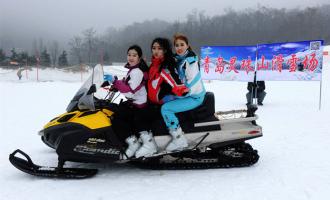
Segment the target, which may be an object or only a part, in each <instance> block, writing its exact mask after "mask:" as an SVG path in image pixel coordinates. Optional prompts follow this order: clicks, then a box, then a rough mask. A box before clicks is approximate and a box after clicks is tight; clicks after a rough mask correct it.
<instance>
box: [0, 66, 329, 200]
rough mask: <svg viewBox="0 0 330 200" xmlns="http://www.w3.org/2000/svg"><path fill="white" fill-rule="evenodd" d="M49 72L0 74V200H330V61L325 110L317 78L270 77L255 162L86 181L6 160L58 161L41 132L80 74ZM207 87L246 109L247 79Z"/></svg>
mask: <svg viewBox="0 0 330 200" xmlns="http://www.w3.org/2000/svg"><path fill="white" fill-rule="evenodd" d="M43 77H44V78H43V80H44V81H42V82H35V81H33V80H28V79H24V77H23V80H22V81H18V80H17V77H16V71H8V70H7V71H4V70H2V71H0V91H1V96H0V136H1V141H2V142H1V145H0V185H1V189H0V200H9V199H10V200H14V199H17V200H22V199H36V200H39V199H42V200H46V199H47V200H48V199H61V200H72V199H79V200H84V199H88V200H92V199H98V200H105V199H134V200H136V199H144V200H149V199H150V200H154V199H157V200H162V199H164V200H169V199H171V200H175V199H198V200H201V199H207V200H213V199H214V200H219V199H223V200H224V199H225V200H229V199H230V200H231V199H254V200H259V199H260V200H264V199H276V200H279V199H290V200H305V199H306V200H307V199H315V200H323V199H328V198H329V195H330V190H329V188H330V156H329V152H330V124H329V115H330V64H327V65H325V66H324V71H323V82H322V105H321V110H319V94H320V83H319V82H293V81H292V82H266V92H267V96H266V98H265V101H264V106H262V107H259V110H258V111H257V114H258V115H259V117H260V119H259V120H258V123H259V124H260V125H261V126H263V131H264V137H261V138H258V139H255V140H251V141H249V143H250V144H252V146H253V147H254V148H255V149H257V150H258V151H259V154H260V160H259V162H258V163H257V164H255V165H254V166H252V167H247V168H233V169H209V170H184V171H170V170H165V171H151V170H142V169H137V168H135V167H132V166H127V165H115V164H107V165H97V167H99V168H101V170H100V172H99V174H98V175H96V176H95V177H94V178H91V179H85V180H60V179H46V178H40V177H33V176H30V175H27V174H24V173H22V172H20V171H18V170H17V169H16V168H14V167H13V166H11V164H10V163H9V161H8V155H9V154H10V153H11V152H12V151H13V150H15V149H16V148H21V149H22V150H24V151H26V152H27V153H28V154H29V155H31V157H32V159H33V160H34V161H35V162H36V163H38V164H42V165H50V166H54V165H56V164H57V160H56V159H57V157H56V154H55V152H54V151H53V150H52V149H49V148H48V147H47V146H46V145H44V144H43V143H42V142H41V140H40V137H39V136H38V135H37V132H38V131H39V130H40V129H41V128H42V126H43V125H44V124H45V123H46V122H48V121H49V120H50V119H52V118H53V117H55V116H56V115H58V114H61V113H63V112H64V111H65V108H66V106H67V104H68V102H69V101H70V99H71V98H72V97H73V95H74V93H75V92H76V90H78V88H79V87H80V85H81V81H80V80H81V74H79V73H78V74H69V75H65V74H63V73H62V74H60V73H58V72H54V71H47V73H43ZM55 77H56V78H55ZM61 77H65V78H63V79H62V78H61ZM83 77H87V74H86V75H85V74H84V76H83ZM50 80H53V81H50ZM70 80H71V81H70ZM205 85H206V87H207V89H208V90H209V91H212V92H214V93H215V96H216V110H231V109H240V108H244V107H245V103H246V100H245V93H246V91H247V90H246V83H243V82H221V81H212V82H206V83H205ZM69 164H71V165H74V166H77V165H78V166H80V164H74V163H69ZM92 166H93V167H95V165H92Z"/></svg>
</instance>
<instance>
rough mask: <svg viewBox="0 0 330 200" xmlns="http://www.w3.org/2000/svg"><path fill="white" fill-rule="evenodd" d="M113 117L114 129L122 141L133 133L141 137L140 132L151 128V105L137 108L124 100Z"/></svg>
mask: <svg viewBox="0 0 330 200" xmlns="http://www.w3.org/2000/svg"><path fill="white" fill-rule="evenodd" d="M114 112H115V114H114V116H113V119H112V123H113V127H114V131H115V133H116V135H117V136H118V138H119V139H120V140H121V141H125V139H126V138H127V137H129V136H131V135H136V137H139V132H141V131H149V130H150V129H151V123H150V121H151V116H150V112H149V107H148V106H147V107H145V108H136V107H134V106H133V105H132V104H131V103H130V102H129V101H125V102H122V103H120V104H119V105H118V107H117V108H116V109H115V110H114Z"/></svg>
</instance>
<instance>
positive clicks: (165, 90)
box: [135, 38, 189, 158]
mask: <svg viewBox="0 0 330 200" xmlns="http://www.w3.org/2000/svg"><path fill="white" fill-rule="evenodd" d="M151 51H152V59H151V65H150V69H149V76H148V83H147V89H148V100H149V102H150V103H151V104H156V105H162V104H164V103H166V102H169V101H171V100H174V99H175V96H182V95H184V94H185V93H188V92H189V89H188V88H187V87H186V86H185V85H183V84H181V83H180V79H179V77H178V75H177V73H176V71H175V66H176V62H175V60H174V57H173V54H172V48H171V43H170V42H169V40H168V39H166V38H156V39H154V40H153V41H152V43H151ZM156 107H157V106H156ZM159 108H160V107H159ZM159 108H158V111H159ZM156 110H157V109H156ZM140 138H141V139H142V143H143V144H142V146H141V148H140V149H139V150H137V152H136V153H135V156H136V157H137V158H138V157H143V156H150V155H152V154H154V153H156V152H157V145H156V142H155V140H154V138H153V136H152V133H151V132H149V133H148V134H143V135H142V134H141V135H140Z"/></svg>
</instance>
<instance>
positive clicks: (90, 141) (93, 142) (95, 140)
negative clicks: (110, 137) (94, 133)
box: [87, 138, 105, 144]
mask: <svg viewBox="0 0 330 200" xmlns="http://www.w3.org/2000/svg"><path fill="white" fill-rule="evenodd" d="M98 142H100V143H104V142H105V140H103V139H100V138H88V140H87V143H92V144H95V143H98Z"/></svg>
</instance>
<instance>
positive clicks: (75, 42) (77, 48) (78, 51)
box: [69, 36, 83, 64]
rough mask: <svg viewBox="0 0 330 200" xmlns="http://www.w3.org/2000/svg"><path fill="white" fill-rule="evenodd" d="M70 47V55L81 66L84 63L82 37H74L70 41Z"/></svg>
mask: <svg viewBox="0 0 330 200" xmlns="http://www.w3.org/2000/svg"><path fill="white" fill-rule="evenodd" d="M69 46H70V54H71V55H72V56H73V57H74V58H75V59H76V60H77V61H78V63H79V64H81V63H82V62H83V60H82V51H83V49H82V48H83V43H82V39H81V37H79V36H74V37H73V38H72V39H71V40H70V41H69Z"/></svg>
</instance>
